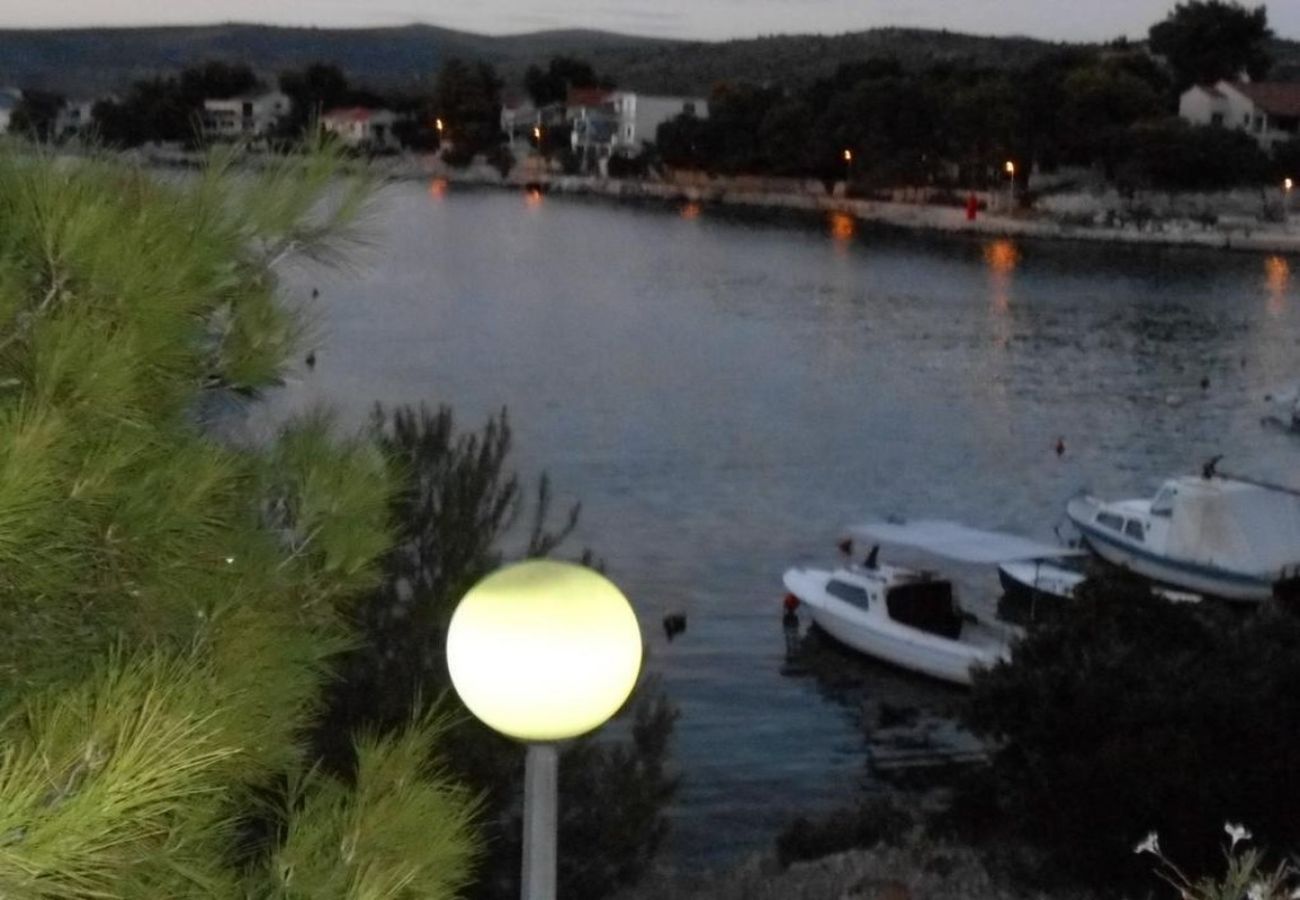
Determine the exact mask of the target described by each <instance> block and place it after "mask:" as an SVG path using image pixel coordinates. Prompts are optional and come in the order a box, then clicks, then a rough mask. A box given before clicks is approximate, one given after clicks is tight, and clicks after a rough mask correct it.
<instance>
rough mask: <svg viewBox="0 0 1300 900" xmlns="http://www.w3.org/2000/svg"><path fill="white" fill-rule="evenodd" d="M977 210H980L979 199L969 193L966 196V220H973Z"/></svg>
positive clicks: (977, 212)
mask: <svg viewBox="0 0 1300 900" xmlns="http://www.w3.org/2000/svg"><path fill="white" fill-rule="evenodd" d="M979 210H980V202H979V200H978V199H976V197H975V195H974V194H971V195H969V196H968V197H967V198H966V221H967V222H974V221H975V216H976V215H978V214H979Z"/></svg>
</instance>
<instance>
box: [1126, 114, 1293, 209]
mask: <svg viewBox="0 0 1300 900" xmlns="http://www.w3.org/2000/svg"><path fill="white" fill-rule="evenodd" d="M1124 141H1125V143H1126V144H1127V146H1126V148H1125V149H1124V151H1123V154H1122V156H1123V160H1122V162H1121V163H1120V164H1119V167H1118V178H1119V179H1120V180H1121V181H1122V182H1124V183H1126V184H1129V185H1132V186H1136V187H1149V188H1157V189H1162V190H1176V191H1184V190H1186V191H1215V190H1223V189H1226V188H1232V187H1237V186H1240V185H1257V184H1261V183H1263V182H1264V181H1266V180H1267V179H1268V177H1269V163H1268V157H1267V156H1265V155H1264V153H1263V151H1261V150H1260V149H1259V145H1257V144H1256V143H1255V141H1254V140H1253V139H1252V138H1251V137H1250V136H1249V135H1247V134H1245V133H1244V132H1240V131H1237V130H1235V129H1227V128H1216V127H1213V126H1196V125H1189V124H1187V123H1186V122H1183V121H1181V120H1179V119H1166V120H1163V121H1159V122H1148V123H1143V124H1140V125H1137V126H1135V127H1134V128H1132V129H1130V131H1129V132H1128V134H1127V135H1126V137H1125V138H1124Z"/></svg>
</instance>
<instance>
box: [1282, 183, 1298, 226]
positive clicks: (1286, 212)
mask: <svg viewBox="0 0 1300 900" xmlns="http://www.w3.org/2000/svg"><path fill="white" fill-rule="evenodd" d="M1293 187H1295V182H1293V181H1292V180H1291V179H1290V178H1283V179H1282V192H1283V193H1282V217H1283V218H1284V219H1290V218H1291V188H1293Z"/></svg>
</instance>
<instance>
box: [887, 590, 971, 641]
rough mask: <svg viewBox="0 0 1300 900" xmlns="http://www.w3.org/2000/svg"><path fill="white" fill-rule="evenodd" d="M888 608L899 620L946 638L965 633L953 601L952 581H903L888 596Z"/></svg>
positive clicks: (891, 615)
mask: <svg viewBox="0 0 1300 900" xmlns="http://www.w3.org/2000/svg"><path fill="white" fill-rule="evenodd" d="M885 607H886V608H887V609H888V610H889V617H890V618H891V619H893V620H894V621H895V622H899V623H901V624H903V625H910V626H912V627H913V628H919V629H921V630H922V631H928V632H930V633H931V634H937V635H940V636H942V637H946V638H957V637H959V636H960V635H961V626H962V616H961V613H960V612H959V611H958V610H957V607H956V605H955V604H954V603H953V600H952V583H951V582H948V581H938V580H935V581H917V582H913V583H911V584H900V585H898V586H897V587H893V588H890V589H889V593H888V594H886V595H885Z"/></svg>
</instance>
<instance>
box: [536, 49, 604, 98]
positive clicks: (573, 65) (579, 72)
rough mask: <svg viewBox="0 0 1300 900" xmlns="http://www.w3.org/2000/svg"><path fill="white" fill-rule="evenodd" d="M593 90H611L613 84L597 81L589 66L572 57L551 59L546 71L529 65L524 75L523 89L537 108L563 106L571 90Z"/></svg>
mask: <svg viewBox="0 0 1300 900" xmlns="http://www.w3.org/2000/svg"><path fill="white" fill-rule="evenodd" d="M593 87H606V88H612V87H613V83H612V82H608V81H602V79H600V78H598V77H597V76H596V70H595V69H593V68H592V67H591V64H590V63H588V62H586V61H584V60H581V59H575V58H573V57H571V56H556V57H553V58H552V59H551V61H550V63H549V64H548V65H547V67H546V68H545V69H542V68H541V67H540V66H536V65H532V66H529V67H528V70H527V71H526V72H524V88H525V89H526V90H527V91H528V96H529V97H531V98H532V101H533V103H534V104H535V105H536V106H538V107H542V106H547V105H549V104H552V103H563V102H564V100H565V99H566V98H567V97H568V96H569V89H570V88H593Z"/></svg>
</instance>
